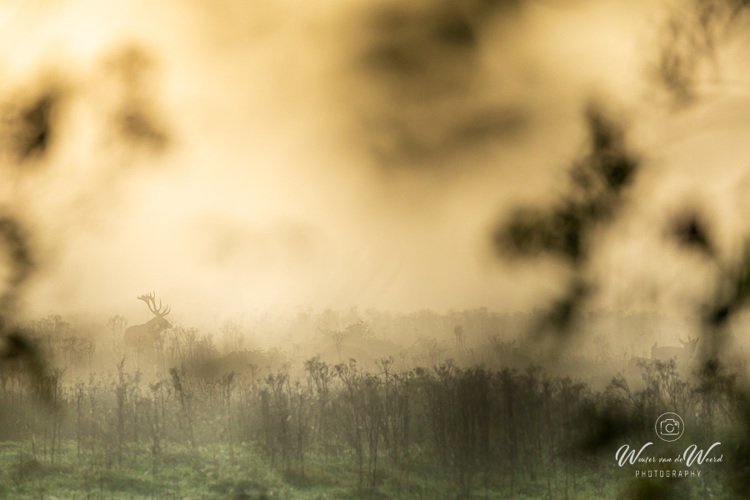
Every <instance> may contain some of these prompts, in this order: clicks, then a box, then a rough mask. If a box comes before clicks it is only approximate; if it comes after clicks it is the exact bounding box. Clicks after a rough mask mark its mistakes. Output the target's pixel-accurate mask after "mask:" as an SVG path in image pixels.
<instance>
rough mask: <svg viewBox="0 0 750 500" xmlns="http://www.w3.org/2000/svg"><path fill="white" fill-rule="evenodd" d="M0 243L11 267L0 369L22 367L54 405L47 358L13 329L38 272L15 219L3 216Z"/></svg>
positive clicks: (0, 317)
mask: <svg viewBox="0 0 750 500" xmlns="http://www.w3.org/2000/svg"><path fill="white" fill-rule="evenodd" d="M0 244H1V245H2V250H3V251H4V252H5V253H6V254H7V265H8V266H10V269H9V273H8V278H7V282H6V283H4V289H3V293H2V296H1V297H0V370H1V369H4V368H5V367H6V366H11V367H13V366H15V367H20V369H21V370H22V371H24V372H25V373H26V375H27V379H28V381H29V384H30V385H31V386H32V387H34V388H35V389H36V390H37V392H38V394H39V397H40V398H41V400H42V401H43V402H45V403H47V404H50V405H54V398H53V391H54V387H55V385H56V380H53V378H54V377H51V375H50V372H49V370H48V368H47V362H46V360H45V358H44V356H43V355H42V354H41V352H40V350H39V349H38V347H37V346H36V344H35V343H34V342H33V341H32V340H31V335H30V334H29V332H27V331H23V330H21V329H19V328H17V327H16V326H14V321H15V318H13V313H14V311H15V306H16V304H17V302H18V298H19V294H20V292H21V287H22V285H23V284H24V283H25V282H26V280H27V279H28V278H29V276H30V275H31V274H32V272H33V271H34V269H35V262H34V258H33V257H32V251H31V248H30V244H29V237H28V235H27V234H26V232H25V231H24V230H23V228H22V227H21V224H20V223H19V222H18V220H17V219H16V218H15V217H12V216H9V215H5V216H2V217H0Z"/></svg>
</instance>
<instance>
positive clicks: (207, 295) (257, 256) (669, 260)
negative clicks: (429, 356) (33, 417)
mask: <svg viewBox="0 0 750 500" xmlns="http://www.w3.org/2000/svg"><path fill="white" fill-rule="evenodd" d="M505 4H508V5H505ZM691 5H693V3H691V2H650V1H635V2H619V1H617V2H615V1H606V0H602V1H599V0H597V1H593V0H592V1H587V0H545V1H542V0H539V1H532V0H528V1H518V2H511V1H508V2H496V3H492V2H481V1H479V0H464V1H460V2H448V1H444V2H441V1H438V0H434V1H431V2H427V1H424V2H396V1H384V0H379V1H377V2H356V1H353V0H349V1H345V0H316V1H310V2H298V1H291V0H285V1H281V0H255V1H248V2H246V1H239V0H238V1H226V0H219V1H212V2H208V1H199V0H190V1H184V0H181V1H165V2H158V5H157V3H155V2H146V1H129V2H116V3H115V2H101V1H95V0H88V1H87V0H59V1H56V0H28V1H19V0H10V1H6V2H4V3H3V4H2V5H0V76H2V78H0V106H1V107H2V114H3V121H2V124H0V126H2V127H5V130H6V132H5V134H4V137H5V139H4V140H3V144H2V145H0V147H2V148H4V150H3V153H2V156H1V157H0V160H1V161H2V165H1V169H2V170H0V172H1V173H2V175H3V177H4V181H3V182H2V185H1V187H0V197H1V198H0V203H1V204H2V206H3V207H6V208H5V209H6V210H7V211H9V213H12V214H14V216H17V217H18V218H19V220H21V221H22V222H23V223H24V224H25V226H26V227H27V228H28V230H29V233H30V234H31V236H32V242H33V245H34V248H35V251H36V255H37V261H38V265H39V267H38V270H37V273H36V275H35V277H34V279H33V280H32V281H31V282H30V283H29V284H28V289H27V293H26V294H25V296H24V298H25V301H26V303H27V304H28V305H29V307H31V308H32V309H34V310H36V311H50V312H53V311H93V312H95V313H97V314H102V315H111V314H115V313H121V314H124V315H126V316H131V317H136V316H137V315H138V313H139V312H140V313H143V312H144V311H141V308H142V304H140V303H139V302H137V301H136V300H134V299H135V296H137V295H139V294H140V293H143V292H145V291H148V290H154V291H156V293H157V295H158V296H159V297H163V298H164V300H165V301H166V302H169V304H170V305H171V306H172V311H173V315H177V316H179V317H182V318H186V319H192V318H211V317H214V316H216V315H221V314H232V313H236V312H238V311H263V310H268V309H274V310H279V309H281V310H283V309H289V308H296V307H304V308H307V307H312V308H327V307H332V308H347V307H351V306H358V307H361V308H368V307H375V308H382V309H391V310H402V311H411V310H416V309H423V308H427V309H434V310H438V311H442V310H447V309H465V308H473V307H481V306H486V307H489V308H490V309H496V310H515V309H519V308H529V307H534V306H540V305H541V306H543V305H544V304H545V301H547V300H548V299H550V298H552V297H555V296H556V295H557V294H559V293H561V291H562V288H563V283H564V282H565V277H566V275H567V273H569V270H567V269H566V268H565V266H564V265H561V264H560V263H559V262H555V261H553V260H549V259H535V260H529V261H527V262H524V261H506V260H505V259H504V258H501V257H499V256H498V254H497V253H496V252H495V251H494V249H493V248H492V245H491V235H492V233H493V231H494V230H495V229H496V227H497V225H498V224H499V223H501V222H502V221H503V220H504V218H505V217H507V216H508V214H509V213H510V212H511V210H512V209H513V207H516V206H519V205H532V206H546V205H549V204H551V203H554V201H555V200H556V199H558V197H559V195H560V193H561V192H562V191H563V190H564V189H565V186H566V182H567V179H568V178H567V172H568V168H569V166H570V164H571V162H573V161H574V160H575V159H576V158H578V157H579V156H580V155H581V153H582V151H583V150H585V141H586V130H585V127H584V120H583V118H582V117H583V110H584V109H585V108H586V106H587V105H588V103H590V102H592V101H595V102H598V103H602V104H603V105H604V106H605V107H606V108H607V109H610V110H611V112H612V113H613V114H614V115H615V116H617V117H618V119H619V120H621V121H622V123H623V126H624V128H625V129H626V131H627V133H628V142H629V144H630V145H631V146H632V148H633V149H634V151H636V152H637V153H638V155H639V156H640V158H641V159H642V167H641V170H640V171H639V173H638V177H637V179H636V181H635V183H634V184H633V185H632V186H630V188H629V191H628V193H627V199H628V201H627V204H626V207H625V209H624V210H623V212H622V213H621V214H620V216H619V217H618V219H617V220H616V221H615V222H614V223H613V224H612V225H611V226H609V227H607V228H603V229H602V230H601V231H599V232H598V233H597V236H596V247H597V249H598V250H597V252H596V257H594V258H593V259H592V261H591V262H590V264H589V265H590V271H589V272H590V273H593V274H595V275H596V276H597V280H598V282H599V288H598V290H597V294H596V299H595V300H594V301H593V303H592V304H591V305H592V307H597V306H601V307H607V308H620V309H627V308H644V307H653V306H654V304H657V305H658V306H659V307H664V308H669V307H673V308H676V309H677V310H679V308H680V307H687V306H686V304H692V303H693V302H695V301H696V300H699V299H700V298H701V297H703V294H705V288H706V283H707V282H709V281H710V280H711V277H712V272H713V271H712V269H711V267H710V265H708V264H707V263H705V262H702V261H700V259H697V258H696V257H694V256H691V255H683V254H682V253H680V252H679V251H678V249H675V248H673V247H671V246H670V245H669V244H667V243H665V242H664V238H663V234H664V224H666V223H667V221H668V218H669V217H670V215H672V214H674V213H675V212H676V211H679V210H681V209H683V208H685V207H688V206H689V207H697V209H700V210H702V211H705V213H706V214H707V217H708V219H709V220H710V221H711V222H712V223H713V226H712V227H714V228H715V235H716V238H717V239H718V240H719V241H720V243H721V249H722V252H724V253H725V254H726V255H727V258H728V259H729V258H731V255H732V252H734V251H736V250H737V248H739V245H740V243H741V241H742V240H743V239H744V238H745V237H746V236H745V235H746V233H747V228H746V224H745V223H744V217H743V214H744V213H747V208H748V206H747V201H746V196H745V193H746V191H747V189H748V188H749V187H750V177H748V176H747V174H748V170H747V165H748V156H747V154H746V151H747V149H746V148H747V146H746V145H747V144H749V143H750V141H748V137H747V136H748V132H749V130H748V128H747V126H746V123H745V122H746V120H747V119H746V117H747V116H748V112H747V111H749V110H750V109H748V108H750V106H749V105H750V93H749V92H748V87H747V85H746V84H745V81H744V80H745V78H746V75H747V74H748V71H747V69H746V66H747V64H746V63H745V62H744V61H745V60H746V57H742V55H741V54H746V53H747V51H746V50H744V49H746V43H747V42H748V39H747V37H746V36H745V35H744V33H743V32H742V28H743V27H745V18H744V16H745V14H741V15H740V16H739V17H738V18H736V19H734V20H732V22H731V23H730V22H729V21H727V20H726V19H724V18H721V16H719V18H720V19H719V21H720V22H723V23H725V24H721V26H722V28H721V29H719V31H720V36H719V37H718V38H717V39H716V40H714V41H715V43H716V46H715V52H713V53H712V54H711V55H710V56H704V55H702V53H700V50H697V49H696V47H699V48H700V47H702V46H703V45H702V44H701V43H700V41H699V42H696V41H695V39H694V38H695V34H694V31H695V28H694V26H695V23H694V22H693V21H694V17H695V13H694V12H693V11H692V10H691ZM670 23H671V24H670ZM672 26H677V27H678V28H680V27H681V28H680V29H672V28H671V27H672ZM726 26H729V27H730V28H727V29H724V27H726ZM665 48H666V49H665ZM665 50H666V52H667V53H668V54H673V53H674V54H676V55H677V56H679V57H680V58H681V59H678V60H679V61H681V62H682V63H684V64H688V65H690V64H692V66H689V67H688V69H689V72H688V76H689V83H690V85H691V92H692V94H691V95H692V96H693V98H692V100H690V102H688V103H682V104H681V105H678V104H679V103H677V104H676V103H675V102H674V101H675V99H674V96H673V95H672V94H670V92H669V91H668V90H667V89H665V88H664V87H663V86H662V85H660V84H659V81H658V79H657V78H656V77H655V74H656V70H655V68H657V67H658V65H659V61H660V57H663V54H664V53H665ZM693 54H698V55H695V57H691V56H692V55H693ZM44 96H47V98H48V99H50V100H51V101H50V102H52V103H53V104H52V105H51V107H50V108H49V109H48V111H45V112H48V117H49V123H50V124H51V125H50V131H49V136H48V137H47V143H46V147H45V148H44V149H43V150H42V151H41V152H40V151H34V152H33V154H32V153H30V154H25V153H27V152H28V151H26V150H22V151H21V152H20V153H19V151H18V147H15V146H14V144H15V143H14V142H13V141H15V140H18V141H23V140H26V139H24V138H25V137H26V136H24V135H23V133H21V136H17V135H13V134H17V132H14V131H15V130H17V129H19V125H18V123H19V120H21V122H23V119H24V118H23V117H26V118H28V116H30V115H29V110H30V109H33V108H34V107H35V106H37V105H38V103H39V102H40V100H41V99H42V98H43V97H44ZM44 109H46V108H44ZM37 111H38V110H37ZM19 117H22V118H19ZM27 122H28V120H27ZM23 123H26V122H23ZM27 125H28V123H27ZM20 127H21V128H23V127H22V126H20ZM18 137H21V138H20V139H18Z"/></svg>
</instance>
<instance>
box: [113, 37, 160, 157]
mask: <svg viewBox="0 0 750 500" xmlns="http://www.w3.org/2000/svg"><path fill="white" fill-rule="evenodd" d="M104 67H105V70H106V71H107V73H108V75H109V76H110V77H111V80H110V81H109V85H112V86H113V87H115V88H116V91H115V94H116V99H117V102H116V103H114V114H113V116H112V122H113V130H114V132H115V134H116V137H117V138H119V139H120V140H122V141H123V142H124V143H125V144H126V145H128V146H129V147H131V148H136V147H140V148H145V150H146V151H149V152H152V153H159V152H162V151H163V150H165V149H166V148H167V147H168V146H169V144H170V133H169V132H168V130H167V126H166V122H167V120H166V119H165V118H164V117H162V116H161V114H160V112H159V106H158V102H157V100H156V99H155V98H154V95H155V90H154V78H155V76H156V72H157V70H158V65H157V62H156V60H155V57H154V56H153V55H152V53H151V52H149V51H148V50H147V49H146V48H144V47H142V46H140V45H126V46H124V47H121V48H119V49H118V50H116V51H115V52H113V53H112V54H110V55H108V56H107V57H106V58H105V61H104Z"/></svg>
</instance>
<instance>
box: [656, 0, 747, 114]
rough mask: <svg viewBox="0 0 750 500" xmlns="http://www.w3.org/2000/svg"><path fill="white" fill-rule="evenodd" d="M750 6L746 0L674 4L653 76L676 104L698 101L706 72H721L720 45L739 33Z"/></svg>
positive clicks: (679, 105)
mask: <svg viewBox="0 0 750 500" xmlns="http://www.w3.org/2000/svg"><path fill="white" fill-rule="evenodd" d="M749 5H750V2H747V1H746V0H688V1H686V2H678V3H677V4H675V5H674V6H673V7H672V11H671V13H670V16H669V17H668V19H667V22H666V23H665V25H664V26H663V28H662V32H661V40H660V41H659V47H658V58H657V60H656V64H655V67H654V71H653V75H654V77H655V80H656V82H657V83H658V84H659V85H660V86H661V87H662V88H664V89H665V90H666V91H667V92H668V93H669V95H670V96H671V97H672V100H673V103H674V105H675V106H676V107H684V106H688V105H690V104H694V103H695V102H697V100H698V98H699V95H698V88H697V87H698V84H699V83H700V78H701V76H703V75H701V73H702V72H704V71H705V70H710V71H713V72H716V73H718V72H719V70H720V68H719V58H718V54H717V47H718V46H719V45H720V44H721V43H722V42H725V41H726V40H727V39H728V37H731V36H732V35H734V34H736V33H737V28H738V24H739V23H740V22H741V19H742V14H744V13H745V12H746V11H747V7H748V6H749Z"/></svg>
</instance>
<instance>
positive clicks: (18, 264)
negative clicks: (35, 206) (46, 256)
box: [0, 215, 35, 315]
mask: <svg viewBox="0 0 750 500" xmlns="http://www.w3.org/2000/svg"><path fill="white" fill-rule="evenodd" d="M0 245H1V246H0V249H1V250H2V251H3V252H4V253H5V254H6V255H7V261H8V264H7V265H8V266H10V269H9V273H8V278H7V283H5V284H4V285H5V286H4V288H3V290H2V296H0V306H2V308H1V309H0V314H3V315H7V314H8V313H9V312H10V308H11V307H12V306H14V305H15V302H16V300H17V298H18V293H19V289H20V287H21V286H22V285H23V284H24V282H25V281H26V280H27V279H28V278H29V276H30V275H31V273H32V272H33V271H34V267H35V263H34V258H33V257H32V252H31V248H30V245H29V236H28V235H27V234H26V232H25V231H24V229H23V228H22V227H21V224H20V223H19V222H18V220H17V219H16V218H15V217H13V216H9V215H4V216H0Z"/></svg>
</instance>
